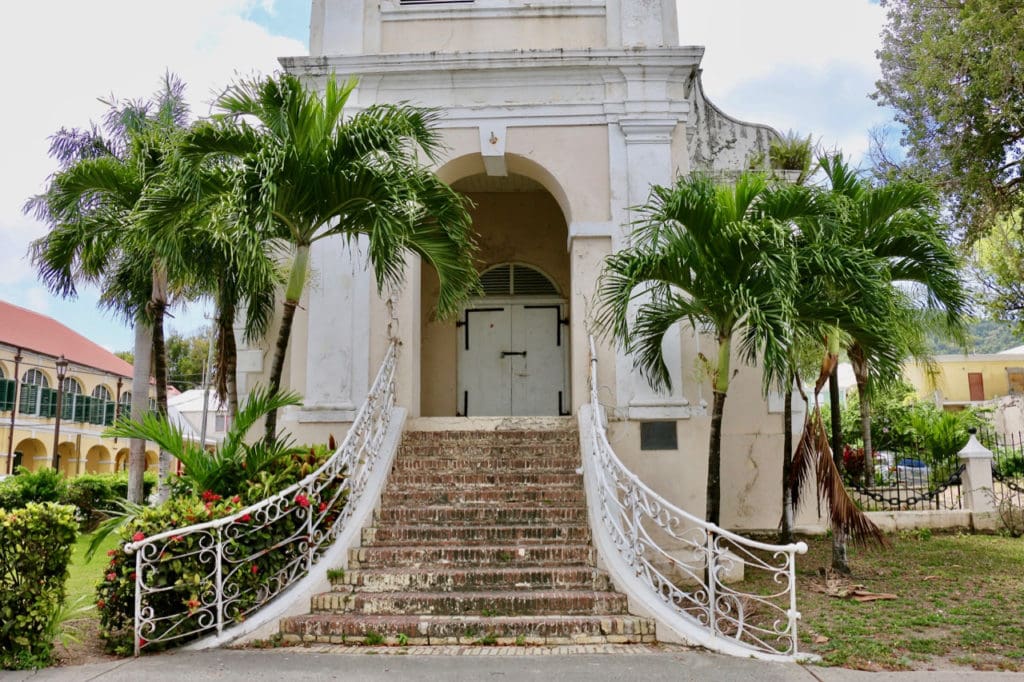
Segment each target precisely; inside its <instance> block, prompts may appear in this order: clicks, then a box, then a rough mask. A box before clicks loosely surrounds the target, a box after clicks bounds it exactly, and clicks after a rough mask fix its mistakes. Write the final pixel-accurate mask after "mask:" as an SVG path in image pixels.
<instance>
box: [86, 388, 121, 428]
mask: <svg viewBox="0 0 1024 682" xmlns="http://www.w3.org/2000/svg"><path fill="white" fill-rule="evenodd" d="M114 408H115V405H114V400H113V397H112V396H111V394H110V389H109V388H107V387H106V386H104V385H103V384H99V385H97V386H96V388H94V389H92V407H91V410H90V414H89V422H90V423H92V424H104V425H106V426H110V425H111V424H113V423H114Z"/></svg>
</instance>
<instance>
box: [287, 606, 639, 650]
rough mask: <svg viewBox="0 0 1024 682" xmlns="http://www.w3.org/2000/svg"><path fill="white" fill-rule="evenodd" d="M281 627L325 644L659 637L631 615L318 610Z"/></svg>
mask: <svg viewBox="0 0 1024 682" xmlns="http://www.w3.org/2000/svg"><path fill="white" fill-rule="evenodd" d="M280 627H281V634H282V635H283V639H284V641H286V642H322V643H324V644H328V643H330V644H345V643H347V644H363V643H371V644H373V643H377V642H379V641H380V640H381V639H383V642H384V643H387V644H392V645H394V644H399V643H405V644H410V645H425V644H485V643H486V644H490V643H494V644H502V645H512V644H603V643H614V644H627V643H637V642H653V641H655V640H654V621H652V620H650V619H648V618H640V617H638V616H628V615H615V616H609V615H598V616H496V617H483V616H422V615H404V616H372V615H366V614H344V615H342V614H332V613H317V614H311V615H306V616H293V617H291V618H283V619H282V620H281V626H280ZM368 635H369V636H370V637H369V642H368V641H367V640H368V637H367V636H368ZM399 635H403V636H404V639H402V638H399Z"/></svg>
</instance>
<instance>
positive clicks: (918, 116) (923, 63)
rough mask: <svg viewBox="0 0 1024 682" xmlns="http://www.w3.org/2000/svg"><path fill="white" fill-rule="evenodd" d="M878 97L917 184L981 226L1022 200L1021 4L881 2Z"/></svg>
mask: <svg viewBox="0 0 1024 682" xmlns="http://www.w3.org/2000/svg"><path fill="white" fill-rule="evenodd" d="M882 6H883V7H885V8H886V11H887V16H888V23H887V25H886V27H885V29H884V30H883V32H882V48H881V50H879V52H878V57H879V60H880V62H881V68H882V79H881V80H880V81H878V83H877V92H876V93H875V95H874V96H875V98H876V99H877V100H878V102H879V103H880V104H884V105H888V106H891V107H893V108H894V109H895V111H896V120H897V122H898V123H900V124H901V125H902V126H903V128H904V130H905V133H904V136H903V140H902V141H903V143H904V145H905V146H907V147H908V148H909V152H910V161H911V166H912V167H913V169H914V171H915V172H916V173H917V175H918V177H919V178H922V179H928V180H933V181H934V182H936V183H937V185H938V187H939V188H940V189H941V190H942V192H943V194H944V195H945V196H946V197H948V198H949V199H950V200H951V201H952V204H953V206H954V207H955V210H956V213H957V216H958V217H959V218H961V219H962V220H963V222H964V223H965V224H967V225H968V226H970V227H972V228H974V229H976V230H977V229H981V228H985V227H987V226H988V225H991V224H992V222H993V221H994V220H996V219H997V218H998V217H999V216H1001V215H1003V214H1005V213H1006V212H1008V211H1009V210H1011V209H1013V208H1014V207H1020V206H1021V205H1022V202H1024V191H1022V190H1024V97H1021V92H1024V69H1022V68H1021V65H1022V64H1024V12H1022V11H1021V7H1020V3H1019V2H1017V1H1016V0H971V1H970V2H963V1H955V2H954V1H952V0H940V1H936V2H921V1H920V0H882Z"/></svg>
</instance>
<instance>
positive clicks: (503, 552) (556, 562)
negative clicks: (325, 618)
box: [348, 544, 594, 568]
mask: <svg viewBox="0 0 1024 682" xmlns="http://www.w3.org/2000/svg"><path fill="white" fill-rule="evenodd" d="M593 560H594V557H593V550H592V549H591V547H590V545H589V544H581V545H566V544H559V545H523V546H521V547H516V546H514V545H476V546H469V547H467V546H465V545H440V546H433V547H431V546H428V545H422V546H411V547H403V546H394V545H392V546H384V545H374V546H372V547H354V548H352V549H351V550H349V562H348V565H349V567H350V568H390V567H395V566H417V565H422V564H447V565H449V566H487V567H502V566H505V567H513V566H515V567H519V566H567V565H577V566H579V565H593Z"/></svg>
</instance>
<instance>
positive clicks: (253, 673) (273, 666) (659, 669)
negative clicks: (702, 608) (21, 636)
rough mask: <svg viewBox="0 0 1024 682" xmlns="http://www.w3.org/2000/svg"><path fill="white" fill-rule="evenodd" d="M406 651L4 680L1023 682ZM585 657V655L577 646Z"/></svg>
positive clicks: (505, 650)
mask: <svg viewBox="0 0 1024 682" xmlns="http://www.w3.org/2000/svg"><path fill="white" fill-rule="evenodd" d="M416 649H417V648H416V647H409V648H408V649H404V650H403V649H388V650H385V649H372V648H361V649H354V648H352V647H320V648H316V647H314V648H310V649H304V648H301V647H297V648H284V649H271V650H262V651H260V650H227V649H219V650H213V651H202V652H175V653H168V654H156V655H151V656H144V657H141V658H138V659H123V660H117V661H110V662H106V663H97V664H91V665H82V666H71V667H66V668H49V669H46V670H42V671H39V672H0V680H3V681H5V682H6V681H7V680H10V681H12V682H14V681H18V682H20V681H21V680H32V682H36V681H37V680H38V681H42V680H73V681H75V682H82V681H85V680H103V681H104V682H113V681H115V680H125V681H132V682H135V681H136V680H145V681H146V682H149V681H150V680H184V681H186V682H200V681H201V680H247V681H248V682H257V681H259V680H274V681H275V682H279V681H280V680H288V679H301V680H303V681H304V682H306V681H316V680H342V679H343V680H346V682H349V681H351V682H362V681H364V680H402V681H405V680H432V681H433V680H458V681H461V680H465V681H467V682H469V681H470V680H472V681H474V682H475V681H477V680H508V681H512V680H515V681H517V682H518V681H519V680H544V681H545V682H552V681H557V682H594V681H595V680H629V681H630V682H633V681H636V680H643V681H644V682H662V681H665V682H668V681H672V682H682V681H689V680H701V681H703V680H714V681H715V682H739V681H741V680H742V681H746V680H758V681H760V680H764V681H766V682H775V681H776V680H778V681H783V680H787V681H788V680H796V681H799V682H816V681H817V682H859V681H867V680H870V681H871V682H874V681H879V682H881V681H882V680H900V681H901V682H946V681H948V682H965V681H969V682H982V681H986V682H987V681H989V680H993V681H996V680H1016V679H1024V674H1019V673H994V672H993V673H989V672H972V671H960V670H957V671H949V672H936V671H923V672H908V673H869V672H860V671H855V670H846V669H843V668H822V667H818V666H800V665H795V664H779V663H761V662H758V661H753V660H750V659H740V658H731V657H727V656H720V655H717V654H712V653H708V652H704V651H694V650H691V649H685V648H682V647H668V646H660V647H644V648H641V647H632V648H630V649H622V650H619V651H614V652H612V651H608V650H605V649H603V648H602V649H601V650H602V651H606V652H605V653H565V652H564V649H565V648H562V649H563V650H562V651H560V650H559V649H557V648H556V649H554V650H550V649H541V648H516V647H472V649H471V650H470V649H469V648H458V647H456V648H454V649H457V650H453V651H451V652H450V653H447V654H446V653H445V652H442V651H438V649H437V648H435V649H434V650H432V651H431V652H430V653H418V652H417V651H416ZM580 649H581V650H584V651H585V650H586V649H585V648H583V647H580Z"/></svg>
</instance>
